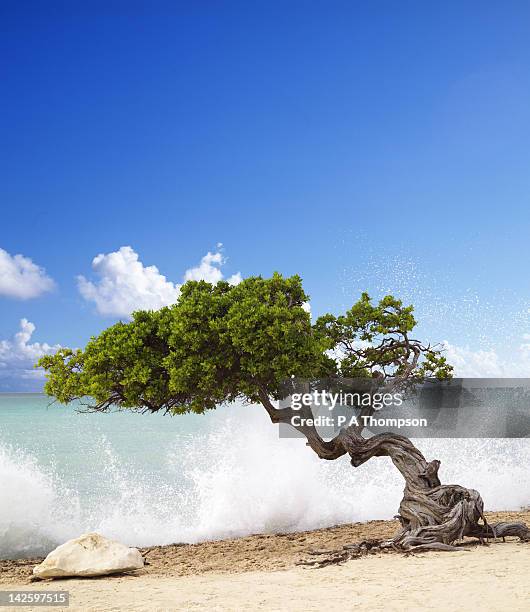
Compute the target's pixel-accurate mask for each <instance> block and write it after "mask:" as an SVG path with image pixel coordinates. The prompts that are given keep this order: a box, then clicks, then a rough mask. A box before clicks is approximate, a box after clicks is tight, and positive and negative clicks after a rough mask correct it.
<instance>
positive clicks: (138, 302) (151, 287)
mask: <svg viewBox="0 0 530 612" xmlns="http://www.w3.org/2000/svg"><path fill="white" fill-rule="evenodd" d="M221 248H222V245H221V244H219V245H218V250H217V251H216V252H215V253H210V252H208V253H207V254H206V255H205V256H204V257H203V258H202V259H201V261H200V263H199V265H198V266H196V267H194V268H190V269H189V270H186V272H185V274H184V280H186V281H187V280H205V281H208V282H210V283H216V282H218V281H220V280H222V279H223V273H222V271H221V266H222V265H223V264H224V263H225V261H226V259H225V257H224V255H223V253H222V251H221ZM92 269H93V271H94V272H95V274H96V275H97V276H98V277H99V280H97V281H90V280H88V279H86V278H85V277H84V276H78V278H77V282H78V288H79V291H80V293H81V295H82V296H83V297H84V298H85V299H86V300H88V301H91V302H94V303H95V305H96V309H97V311H98V312H99V313H100V314H102V315H105V316H116V317H129V316H130V315H131V313H132V312H134V311H135V310H156V309H158V308H162V306H168V305H170V304H174V303H175V302H176V301H177V299H178V296H179V293H180V288H181V285H180V284H177V283H173V282H172V281H170V280H168V279H167V278H166V277H165V276H164V275H163V274H161V273H160V271H159V270H158V268H157V267H156V266H144V264H143V263H142V262H141V261H140V258H139V255H138V253H136V252H135V251H134V249H132V248H131V247H130V246H122V247H121V248H120V249H119V250H118V251H115V252H113V253H107V254H103V253H101V254H99V255H98V256H97V257H95V258H94V260H93V261H92ZM227 280H228V282H230V283H232V284H237V283H239V282H241V274H240V273H239V272H238V273H237V274H234V275H233V276H231V277H230V278H228V279H227Z"/></svg>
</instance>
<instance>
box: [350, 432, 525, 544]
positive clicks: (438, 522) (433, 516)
mask: <svg viewBox="0 0 530 612" xmlns="http://www.w3.org/2000/svg"><path fill="white" fill-rule="evenodd" d="M341 439H342V444H343V445H344V446H345V447H346V449H347V453H348V454H349V455H350V457H351V463H352V465H354V466H355V467H357V466H359V465H361V464H363V463H364V462H365V461H368V459H370V458H371V457H381V456H388V457H390V459H391V460H392V463H393V464H394V465H395V466H396V468H397V469H398V470H399V471H400V473H401V475H402V476H403V478H404V479H405V490H404V493H403V499H402V500H401V504H400V506H399V514H398V515H397V517H396V518H398V519H399V521H400V523H401V527H402V529H401V530H400V531H399V532H398V533H397V534H396V535H395V536H394V538H393V540H392V541H391V543H392V545H393V546H395V547H398V548H400V549H402V550H405V551H407V550H419V549H424V550H425V549H439V550H452V549H454V548H455V547H454V546H452V544H453V543H454V542H456V541H457V540H460V539H462V538H463V537H464V536H474V537H477V538H479V539H480V540H483V539H485V538H492V537H504V536H508V535H510V536H519V537H520V538H521V539H523V540H527V539H530V530H529V529H528V527H527V526H526V525H525V524H524V523H498V524H496V525H488V523H487V521H486V519H485V517H484V503H483V501H482V498H481V496H480V494H479V493H478V491H475V490H474V489H466V488H465V487H462V486H460V485H442V484H441V482H440V479H439V478H438V468H439V467H440V462H439V461H438V460H436V459H435V460H433V461H430V462H427V460H426V459H425V457H424V456H423V455H422V453H421V452H420V451H419V450H418V449H417V448H416V447H415V446H414V444H412V442H411V441H410V440H409V439H408V438H405V437H403V436H399V435H396V434H390V433H387V434H379V435H377V436H374V437H372V438H368V439H366V438H363V437H362V436H361V435H360V434H358V433H357V432H355V431H345V432H342V435H341ZM479 521H482V522H479Z"/></svg>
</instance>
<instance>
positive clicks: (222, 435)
mask: <svg viewBox="0 0 530 612" xmlns="http://www.w3.org/2000/svg"><path fill="white" fill-rule="evenodd" d="M230 414H231V415H232V416H230ZM230 414H228V413H227V412H223V411H220V414H216V415H213V417H212V418H211V419H210V421H211V423H210V424H211V427H209V428H208V429H205V430H204V431H203V430H200V431H198V432H196V433H195V434H194V435H188V436H185V437H182V438H180V439H179V441H178V443H175V444H174V445H170V446H168V447H165V448H163V449H162V450H161V451H159V449H151V450H150V451H149V450H147V451H146V449H143V451H142V452H144V453H145V452H151V453H157V452H160V456H159V457H157V458H156V459H157V462H158V464H159V469H158V471H157V472H156V474H155V475H153V472H152V471H150V472H142V470H140V469H138V468H137V467H136V468H134V469H133V468H132V467H131V463H130V462H129V461H127V460H126V459H125V458H124V457H123V456H119V455H118V453H116V452H115V450H114V448H113V443H112V441H111V440H110V439H109V438H108V437H105V436H100V437H99V438H97V439H96V440H95V441H94V450H93V453H94V455H93V457H92V458H88V459H87V464H86V466H85V470H86V471H87V473H88V475H89V478H88V482H89V483H90V482H91V479H92V482H93V484H94V486H93V488H92V489H91V488H90V487H88V490H86V489H87V488H86V483H85V487H84V488H81V487H77V486H76V482H75V481H73V480H68V479H65V477H64V476H63V477H59V475H58V474H59V473H62V474H63V475H64V473H65V472H64V469H63V470H61V469H59V468H60V467H61V466H59V465H58V466H56V467H49V466H48V467H43V465H40V464H39V462H38V461H37V460H36V459H35V458H32V457H31V456H29V455H28V454H27V453H25V452H23V451H21V450H19V449H15V448H12V447H11V448H10V447H1V448H0V492H1V493H0V556H3V557H13V556H29V555H35V554H42V553H45V552H47V551H48V550H50V549H51V548H53V547H54V546H55V545H57V544H58V543H61V542H63V541H65V540H66V539H68V538H71V537H74V536H77V535H79V534H80V533H82V532H87V531H92V530H95V531H99V532H100V533H102V534H104V535H106V536H108V537H114V538H117V539H119V540H121V541H123V542H125V543H127V544H130V545H136V546H146V545H155V544H167V543H171V542H182V541H186V542H196V541H200V540H204V539H212V538H223V537H233V536H241V535H245V534H250V533H258V532H277V531H291V530H304V529H312V528H317V527H322V526H329V525H333V524H338V523H344V522H349V521H363V520H369V519H376V518H390V517H392V516H393V515H394V514H395V513H396V512H397V508H398V506H399V501H400V499H401V494H402V489H403V482H402V480H401V476H400V475H399V473H398V472H397V471H396V469H395V468H394V467H393V466H392V464H391V462H390V460H389V459H387V458H375V459H372V460H370V461H369V462H368V463H367V464H365V465H363V466H361V467H360V468H356V469H353V468H352V467H351V466H350V465H349V463H348V461H347V459H346V458H342V459H339V460H337V461H333V462H326V461H321V460H319V459H318V458H317V457H316V456H315V455H314V454H313V453H312V452H311V451H310V450H309V449H308V448H307V447H306V446H305V444H304V442H303V441H302V440H297V439H279V438H278V433H277V430H276V428H275V427H273V426H271V425H270V423H269V422H268V421H267V418H266V415H264V414H262V412H261V411H259V410H258V409H254V408H252V407H240V408H238V409H237V410H235V411H232V412H231V413H230ZM183 418H185V417H183ZM417 443H418V445H419V446H420V448H421V449H422V451H423V452H424V454H425V455H426V456H427V457H428V458H438V459H440V460H441V461H442V468H441V477H442V480H443V482H456V483H459V484H462V485H465V486H468V487H471V488H475V489H478V490H479V491H480V492H481V494H482V496H483V498H484V501H485V504H486V507H487V508H488V509H491V510H501V509H518V508H520V507H521V506H525V505H528V504H530V473H529V472H528V465H529V463H530V440H421V441H418V442H417ZM94 457H96V458H98V462H97V465H104V466H105V467H104V468H103V469H102V470H100V469H98V468H96V467H95V465H96V463H95V459H94ZM67 460H68V459H67V458H65V459H64V461H67ZM57 461H59V460H57ZM91 462H94V463H93V464H91ZM135 465H138V463H136V464H135ZM91 470H92V472H91ZM102 483H103V484H104V486H102Z"/></svg>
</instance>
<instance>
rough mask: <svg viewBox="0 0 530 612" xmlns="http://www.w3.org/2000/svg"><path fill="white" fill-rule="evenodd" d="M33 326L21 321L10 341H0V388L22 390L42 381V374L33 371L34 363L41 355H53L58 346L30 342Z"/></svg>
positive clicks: (23, 320) (28, 322)
mask: <svg viewBox="0 0 530 612" xmlns="http://www.w3.org/2000/svg"><path fill="white" fill-rule="evenodd" d="M34 331H35V325H34V324H33V323H31V322H30V321H28V320H27V319H21V321H20V330H19V331H18V332H17V333H16V334H15V335H14V336H13V338H12V339H11V340H0V388H3V389H5V388H6V387H8V388H13V387H14V389H13V390H18V389H19V387H22V389H24V388H25V387H26V386H27V385H30V384H31V382H32V381H42V379H43V377H44V372H43V371H42V370H40V369H38V370H37V369H35V368H34V367H33V366H34V365H35V362H36V361H37V360H38V359H39V358H40V357H42V356H43V355H48V354H50V353H55V351H57V350H58V349H60V348H61V346H60V345H59V344H54V345H50V344H47V343H46V342H44V343H40V342H30V341H31V337H32V335H33V332H34Z"/></svg>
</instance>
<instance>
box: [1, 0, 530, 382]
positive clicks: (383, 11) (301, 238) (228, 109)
mask: <svg viewBox="0 0 530 612" xmlns="http://www.w3.org/2000/svg"><path fill="white" fill-rule="evenodd" d="M0 17H1V23H2V29H3V32H2V34H3V35H2V37H1V42H0V53H1V55H2V58H3V67H2V85H3V96H2V113H1V115H0V125H1V135H2V143H3V151H4V156H3V160H2V164H1V166H0V173H1V180H0V201H1V217H0V248H2V249H4V251H5V252H6V253H7V255H5V257H4V260H3V261H4V265H5V266H8V265H10V266H16V265H18V264H16V262H15V263H14V261H15V260H12V259H9V258H12V257H13V256H14V255H16V254H21V255H23V256H24V257H26V258H30V259H31V260H32V262H33V263H34V264H35V265H37V266H40V267H41V268H44V269H45V270H46V274H47V277H49V278H51V279H53V281H54V282H53V288H51V286H48V287H47V288H46V287H41V289H42V291H41V293H40V295H38V296H37V297H28V296H20V295H18V294H17V289H13V283H11V285H10V286H8V287H6V285H7V284H8V283H7V281H5V278H6V277H4V289H3V290H2V288H1V287H2V280H1V276H0V343H1V342H3V344H0V390H8V389H21V388H25V389H26V388H30V387H31V388H33V387H35V386H38V385H40V381H39V380H38V379H34V378H31V377H30V378H29V379H28V374H27V367H26V366H27V361H28V358H29V355H30V354H32V353H31V351H29V353H28V351H27V350H26V349H22V353H23V354H22V355H20V356H19V357H20V358H18V357H17V356H16V353H17V350H18V349H17V346H18V345H17V342H16V340H13V336H14V334H15V333H16V332H17V331H18V330H19V325H20V323H19V322H20V320H21V319H23V318H26V319H27V320H28V321H30V322H32V323H33V324H34V325H35V327H36V329H35V330H34V332H33V334H32V336H31V338H30V339H28V340H27V342H28V343H29V344H31V343H34V342H40V343H44V342H46V343H48V344H49V345H56V344H61V345H74V346H82V345H83V344H84V343H85V342H86V340H87V339H88V338H89V337H90V335H92V334H94V333H97V332H98V331H100V330H101V329H103V328H104V327H105V326H107V325H109V324H111V323H112V322H113V321H114V320H116V316H114V317H113V316H112V315H111V314H110V315H109V314H108V313H107V316H104V315H102V314H101V312H98V308H99V310H101V305H102V300H103V299H104V298H105V296H104V295H102V294H101V285H100V284H99V283H101V281H102V278H103V280H104V277H105V273H107V274H121V273H125V274H127V270H125V272H124V270H123V269H122V268H123V266H125V267H127V265H128V264H127V261H132V260H127V258H125V259H123V261H121V260H120V262H118V263H119V265H121V266H122V268H120V270H121V272H120V271H118V272H117V271H116V267H114V268H112V265H111V266H110V268H111V269H110V272H109V267H108V266H107V267H105V266H106V264H107V263H109V262H111V261H114V264H116V265H118V264H117V262H116V261H115V259H116V257H115V258H114V260H113V259H112V258H111V259H107V258H106V257H107V256H108V255H109V254H111V253H117V252H118V253H122V254H123V253H124V252H125V251H119V249H120V248H121V247H125V246H130V247H131V248H132V250H133V252H134V253H136V254H137V255H138V260H139V261H140V262H141V263H142V265H143V266H152V265H154V266H156V267H157V268H158V271H159V274H160V275H164V276H165V277H166V280H165V282H167V283H173V284H174V285H176V284H179V283H181V282H182V280H183V278H184V274H185V271H186V270H190V269H194V268H196V267H197V266H198V265H199V264H200V262H201V258H202V257H204V256H205V255H206V254H207V253H208V252H210V253H212V254H214V255H215V253H217V252H218V247H217V244H218V243H220V242H221V243H223V245H224V246H223V250H222V256H218V260H217V262H216V260H215V259H214V261H213V263H210V268H208V267H207V271H208V273H212V270H218V269H219V268H220V265H219V264H220V261H219V260H220V259H221V258H223V259H224V260H225V261H224V264H223V266H222V271H223V274H224V275H225V277H230V276H231V275H233V274H236V273H238V272H240V273H241V275H242V276H243V277H244V276H248V275H252V274H263V275H268V274H270V273H271V272H272V271H274V270H279V271H281V272H283V273H285V274H292V273H299V274H301V276H302V277H303V278H304V282H305V285H306V287H307V290H308V292H309V293H310V294H311V297H312V311H313V313H314V314H317V315H318V314H320V313H322V312H325V311H334V312H338V311H339V310H341V309H343V308H345V307H347V306H348V305H349V304H351V303H352V302H353V301H354V300H355V299H356V298H357V297H358V295H359V293H360V291H362V290H365V289H368V290H369V291H371V292H372V293H374V295H379V294H380V293H382V292H384V291H394V292H395V293H397V294H399V295H402V296H403V297H404V298H405V299H407V300H409V301H413V302H414V303H415V304H417V312H418V318H419V319H420V320H421V321H422V327H421V331H422V333H423V334H424V335H425V336H426V337H428V338H430V339H431V340H446V341H447V342H448V343H450V344H451V346H452V347H453V348H454V347H457V349H458V350H457V349H456V348H454V350H455V351H457V352H456V353H455V356H456V359H457V360H458V359H462V360H463V362H466V360H467V363H468V365H469V363H474V364H475V365H476V364H479V365H480V363H482V362H484V361H485V362H486V363H490V362H491V361H492V360H493V362H495V363H496V364H497V365H495V363H494V364H493V366H491V367H494V366H495V367H503V368H505V369H504V370H503V372H507V371H508V370H507V369H506V368H508V369H509V367H511V366H514V363H513V362H514V361H516V362H517V363H516V364H515V366H514V367H516V369H517V368H520V367H523V366H521V365H520V364H521V363H524V364H525V365H524V367H526V362H525V361H524V359H526V357H527V355H526V353H527V352H528V351H527V350H526V349H525V342H526V339H525V338H524V334H527V333H529V332H530V320H529V315H528V313H529V311H528V308H529V306H530V279H529V275H528V273H527V267H528V262H529V261H530V240H529V229H530V172H529V170H530V148H529V147H528V142H530V38H529V37H528V23H529V18H530V5H528V3H526V2H508V3H501V2H447V3H443V4H439V5H438V6H435V5H434V4H433V3H425V2H402V3H400V4H399V6H398V5H397V4H396V3H395V2H374V3H355V2H308V1H306V2H258V1H256V2H206V1H204V2H186V3H184V2H183V3H178V2H171V3H164V2H156V3H149V2H105V3H104V2H90V3H88V2H87V3H85V2H75V3H71V2H65V3H59V2H53V1H52V0H50V1H49V2H46V3H42V2H35V3H32V2H24V1H22V2H2V4H1V7H0ZM98 254H103V255H104V256H105V258H104V259H102V260H101V265H100V267H99V268H98V267H97V266H96V268H95V269H93V268H92V260H93V259H94V257H96V256H97V255H98ZM126 260H127V261H126ZM1 261H2V259H1V258H0V262H1ZM19 263H20V262H19ZM133 267H134V266H133ZM11 270H12V268H11ZM143 270H144V269H143V268H141V269H140V276H141V277H142V278H143V276H142V275H143V274H144V272H143ZM105 271H106V272H105ZM98 273H99V275H98ZM1 274H2V271H1V269H0V275H1ZM36 274H37V277H39V273H36ZM213 274H214V275H215V274H218V273H217V272H213ZM79 275H83V276H84V277H85V278H86V279H87V283H92V285H88V287H89V289H88V291H87V290H85V292H84V294H83V292H80V289H79V282H78V280H76V279H77V277H78V276H79ZM41 276H42V275H41ZM39 278H40V277H39ZM12 280H13V279H12ZM107 280H108V279H107ZM41 281H42V278H41ZM143 281H145V278H143ZM143 281H142V282H143ZM159 281H160V279H159V278H158V277H156V278H155V279H154V282H155V284H156V283H157V282H159ZM13 282H14V284H15V285H16V284H17V282H16V278H14V281H13ZM37 282H40V281H37ZM131 282H132V281H131ZM146 282H150V281H146ZM45 284H46V283H45ZM174 285H171V286H170V285H164V286H162V289H161V291H162V293H163V294H164V295H166V296H167V295H171V292H172V290H173V289H172V287H173V286H174ZM86 286H87V285H85V289H86ZM90 286H92V287H95V290H94V291H95V292H96V294H97V295H99V297H100V302H99V306H98V302H97V301H96V300H95V299H94V291H92V298H90ZM111 286H112V285H111ZM19 289H20V286H19ZM176 290H177V291H178V287H177V288H176ZM98 291H99V293H97V292H98ZM18 293H20V291H18ZM37 293H38V292H37ZM87 296H88V297H87ZM132 297H133V298H134V294H133V296H132ZM22 298H24V299H22ZM26 332H28V329H27V327H26ZM28 338H29V336H28ZM24 342H26V340H24ZM33 349H34V351H35V350H36V351H38V350H41V349H42V347H40V349H39V347H38V346H36V347H33ZM458 351H460V352H458ZM521 351H522V352H521ZM525 351H526V352H525ZM510 353H513V354H515V355H516V357H515V358H514V357H511V356H509V354H510ZM495 360H497V361H495ZM508 362H510V364H509V366H507V365H506V363H508ZM2 363H3V366H2ZM528 363H530V361H529V362H528ZM17 364H18V365H17ZM490 365H491V363H490ZM462 367H464V366H462ZM2 368H3V373H2ZM492 371H493V370H492ZM520 371H521V370H520V369H517V373H520ZM463 372H464V373H467V374H469V373H470V371H469V370H465V368H464V370H463ZM488 372H490V371H489V370H487V369H486V370H483V371H482V373H488ZM499 372H500V370H499ZM528 372H529V375H530V368H529V370H528Z"/></svg>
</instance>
